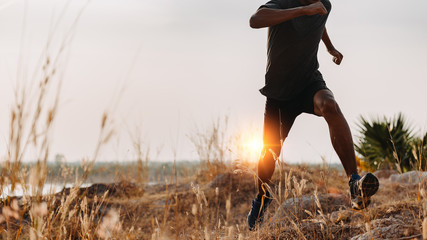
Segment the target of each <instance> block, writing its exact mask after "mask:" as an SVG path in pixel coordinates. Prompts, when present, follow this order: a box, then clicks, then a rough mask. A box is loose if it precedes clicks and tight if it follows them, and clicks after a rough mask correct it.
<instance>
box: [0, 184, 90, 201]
mask: <svg viewBox="0 0 427 240" xmlns="http://www.w3.org/2000/svg"><path fill="white" fill-rule="evenodd" d="M91 185H92V183H85V184H82V185H81V187H90V186H91ZM74 186H75V184H74V183H66V184H55V183H46V184H45V185H44V186H43V191H42V194H43V195H47V194H54V193H58V192H60V191H62V189H63V188H72V187H74ZM24 195H26V196H34V195H35V193H33V192H32V189H31V186H28V187H27V188H24V187H22V186H21V185H16V186H15V189H14V191H12V188H11V185H8V186H7V187H4V188H3V189H2V191H1V195H0V198H5V197H7V196H9V197H21V196H24Z"/></svg>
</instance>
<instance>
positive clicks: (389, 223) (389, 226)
mask: <svg viewBox="0 0 427 240" xmlns="http://www.w3.org/2000/svg"><path fill="white" fill-rule="evenodd" d="M416 233H417V229H416V227H415V226H414V225H405V222H404V221H403V218H402V217H401V216H399V215H395V216H390V217H388V218H381V219H375V220H372V221H371V232H370V233H369V232H366V233H364V234H360V235H357V236H354V237H353V238H351V240H371V239H396V238H401V237H408V236H412V235H414V234H416Z"/></svg>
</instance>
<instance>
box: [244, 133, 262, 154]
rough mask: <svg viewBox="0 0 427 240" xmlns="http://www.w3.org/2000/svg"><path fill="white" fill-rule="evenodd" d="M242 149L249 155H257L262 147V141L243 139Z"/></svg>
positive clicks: (254, 138) (255, 138)
mask: <svg viewBox="0 0 427 240" xmlns="http://www.w3.org/2000/svg"><path fill="white" fill-rule="evenodd" d="M244 147H245V150H246V151H247V152H248V153H249V154H250V155H259V154H260V153H261V150H262V147H263V144H262V139H260V138H257V137H251V138H247V139H245V142H244Z"/></svg>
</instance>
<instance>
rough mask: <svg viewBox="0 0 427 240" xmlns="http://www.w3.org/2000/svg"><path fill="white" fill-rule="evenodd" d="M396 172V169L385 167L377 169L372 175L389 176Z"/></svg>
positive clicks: (385, 177)
mask: <svg viewBox="0 0 427 240" xmlns="http://www.w3.org/2000/svg"><path fill="white" fill-rule="evenodd" d="M397 173H398V172H397V171H396V170H390V169H386V170H377V171H375V172H374V175H375V176H377V178H384V179H387V178H390V176H391V175H393V174H397Z"/></svg>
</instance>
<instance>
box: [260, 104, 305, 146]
mask: <svg viewBox="0 0 427 240" xmlns="http://www.w3.org/2000/svg"><path fill="white" fill-rule="evenodd" d="M296 116H297V114H294V113H293V111H292V110H289V109H287V108H286V106H284V105H283V104H282V103H281V102H279V101H277V100H274V99H269V98H267V102H266V106H265V113H264V136H263V140H264V147H265V148H267V150H268V149H272V150H273V151H274V152H275V153H276V154H277V155H279V154H280V149H281V146H282V141H284V140H285V138H286V137H287V136H288V134H289V131H290V129H291V127H292V125H293V123H294V121H295V118H296Z"/></svg>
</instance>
